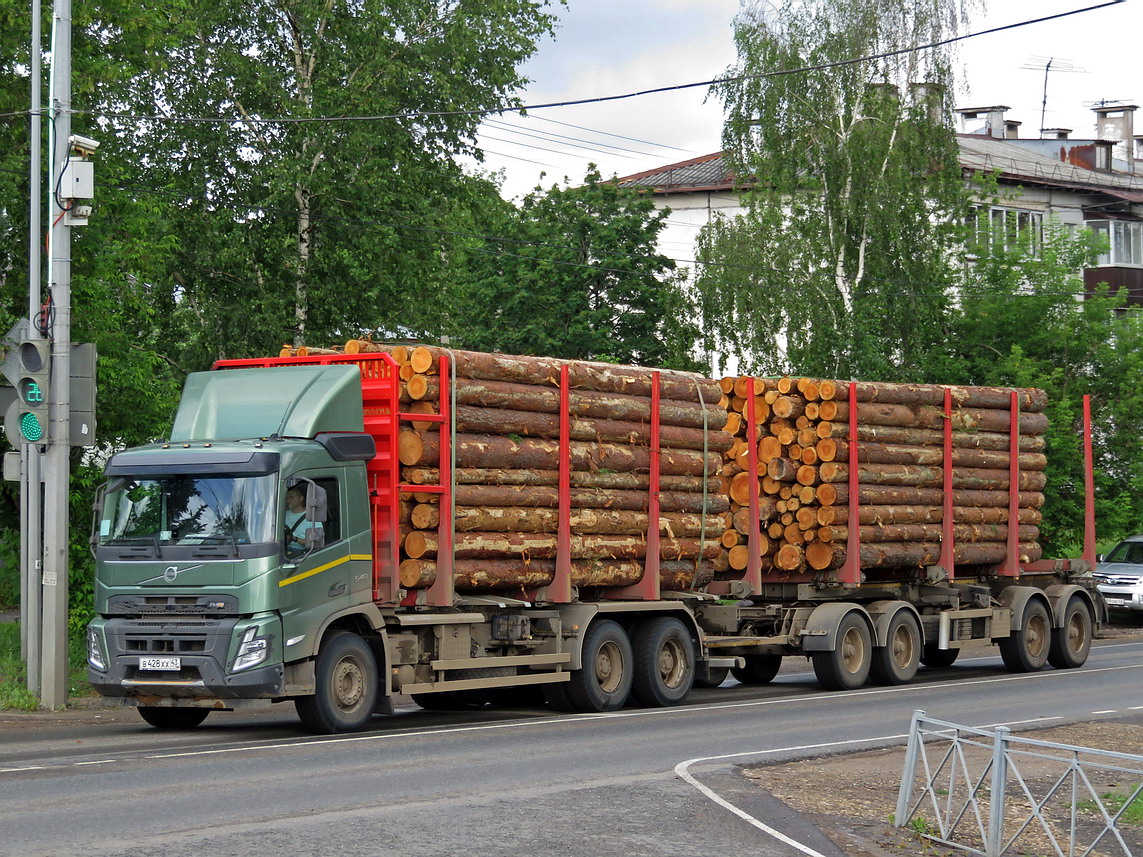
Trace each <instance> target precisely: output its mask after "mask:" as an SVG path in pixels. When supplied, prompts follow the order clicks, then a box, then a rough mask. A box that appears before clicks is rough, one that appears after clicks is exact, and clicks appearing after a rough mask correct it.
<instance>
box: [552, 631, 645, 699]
mask: <svg viewBox="0 0 1143 857" xmlns="http://www.w3.org/2000/svg"><path fill="white" fill-rule="evenodd" d="M633 660H634V658H633V655H632V652H631V641H630V640H629V639H627V632H626V631H624V630H623V626H622V625H620V624H619V623H618V622H613V621H612V620H610V619H603V620H600V621H596V622H593V623H592V624H591V626H590V627H589V628H588V630H587V635H586V636H585V637H584V639H583V668H582V669H578V670H572V673H571V680H570V681H568V684H567V694H568V700H569V701H570V702H571V704H572V705H574V706H575V709H576V710H577V711H615V710H617V709H620V708H622V707H623V705H624V703H626V702H627V696H628V695H629V694H630V693H631V672H632V670H631V667H632V662H633Z"/></svg>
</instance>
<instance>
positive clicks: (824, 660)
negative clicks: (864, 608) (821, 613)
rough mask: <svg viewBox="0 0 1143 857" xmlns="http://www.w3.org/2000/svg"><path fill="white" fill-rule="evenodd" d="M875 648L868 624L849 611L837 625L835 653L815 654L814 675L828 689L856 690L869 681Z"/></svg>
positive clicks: (858, 614) (858, 615) (857, 614)
mask: <svg viewBox="0 0 1143 857" xmlns="http://www.w3.org/2000/svg"><path fill="white" fill-rule="evenodd" d="M872 649H873V645H872V642H871V639H870V636H869V625H868V624H867V623H866V621H865V619H864V618H863V617H862V615H861V614H860V613H856V612H852V611H851V612H849V613H846V614H845V616H844V618H842V620H841V622H840V623H839V624H838V626H837V646H836V647H835V648H834V650H833V651H832V652H814V653H813V663H814V675H815V676H817V679H818V684H820V685H821V686H822V687H823V688H825V689H826V690H853V689H854V688H856V687H861V686H862V685H863V684H865V680H866V679H867V678H869V667H870V663H871V661H872Z"/></svg>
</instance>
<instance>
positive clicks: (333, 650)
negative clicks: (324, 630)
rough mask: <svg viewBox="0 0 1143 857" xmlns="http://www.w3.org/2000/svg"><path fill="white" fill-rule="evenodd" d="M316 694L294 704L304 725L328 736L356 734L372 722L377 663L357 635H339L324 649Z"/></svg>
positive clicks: (331, 638)
mask: <svg viewBox="0 0 1143 857" xmlns="http://www.w3.org/2000/svg"><path fill="white" fill-rule="evenodd" d="M316 672H317V681H316V685H315V686H316V692H315V693H314V695H313V696H302V697H298V698H297V699H295V700H294V707H295V708H296V709H297V711H298V717H299V718H301V721H302V725H303V726H304V727H305V728H306V729H308V730H309V731H310V732H316V733H318V734H319V735H329V734H331V733H333V732H354V731H356V730H358V729H360V728H361V727H362V726H364V725H365V724H366V723H368V722H369V718H370V717H372V716H373V708H374V706H375V705H376V703H377V694H378V693H379V689H378V684H377V659H376V658H374V657H373V651H372V650H371V649H370V648H369V646H368V645H367V644H366V643H365V641H364V640H363V639H361V638H360V637H359V636H357V635H356V634H351V633H350V632H348V631H340V632H338V633H336V634H334V635H333V636H331V637H330V638H329V639H327V640H326V641H325V643H324V644H323V645H322V647H321V652H320V653H319V654H318V659H317V669H316Z"/></svg>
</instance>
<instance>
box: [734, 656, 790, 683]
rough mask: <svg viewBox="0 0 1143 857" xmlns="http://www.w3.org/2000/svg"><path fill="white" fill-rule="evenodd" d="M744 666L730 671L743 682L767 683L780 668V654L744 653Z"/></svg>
mask: <svg viewBox="0 0 1143 857" xmlns="http://www.w3.org/2000/svg"><path fill="white" fill-rule="evenodd" d="M744 660H745V661H746V666H744V667H734V668H733V669H732V670H731V671H730V672H731V674H733V676H734V677H735V678H736V679H738V680H739V681H740V682H742V683H743V684H769V683H770V682H772V681H773V680H774V676H776V675H777V674H778V670H780V669H781V668H782V656H781V655H746V656H745V657H744Z"/></svg>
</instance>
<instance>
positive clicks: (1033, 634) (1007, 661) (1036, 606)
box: [1000, 599, 1052, 673]
mask: <svg viewBox="0 0 1143 857" xmlns="http://www.w3.org/2000/svg"><path fill="white" fill-rule="evenodd" d="M1051 640H1052V623H1051V622H1050V621H1049V620H1048V608H1047V607H1045V606H1044V603H1043V602H1042V601H1040V600H1038V599H1037V600H1034V601H1029V602H1028V604H1027V605H1026V606H1025V607H1024V618H1023V620H1021V622H1020V630H1019V631H1017V632H1016V633H1014V634H1012V635H1011V636H1008V637H1005V638H1003V639H1002V640H1001V641H1000V658H1001V660H1003V661H1004V666H1005V667H1007V668H1008V671H1009V672H1014V673H1030V672H1035V671H1036V670H1038V669H1042V668H1043V666H1044V664H1046V663H1047V662H1048V651H1049V649H1050V648H1051Z"/></svg>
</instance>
